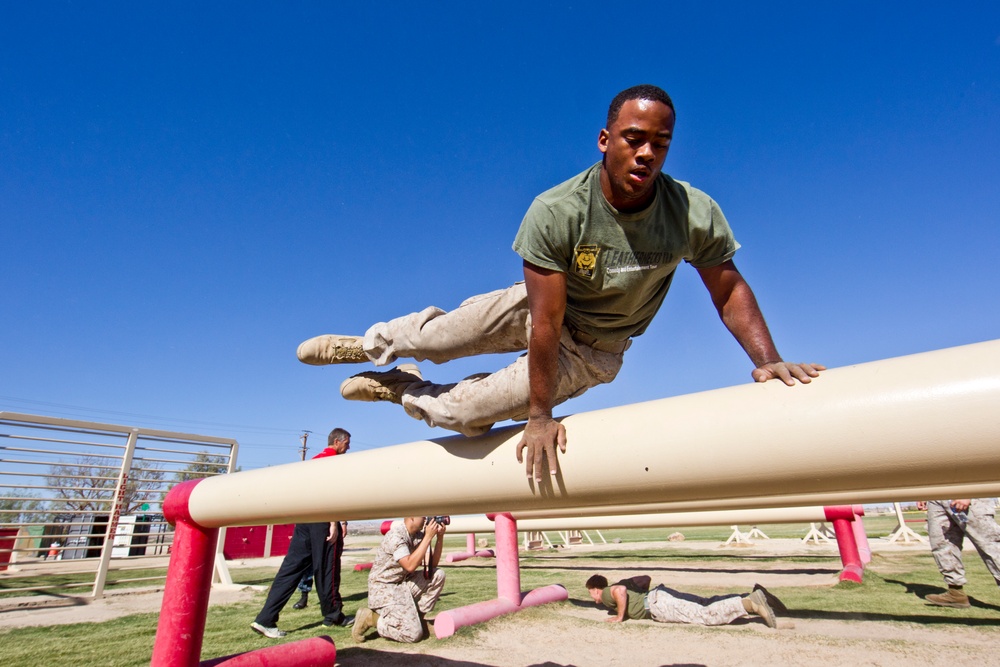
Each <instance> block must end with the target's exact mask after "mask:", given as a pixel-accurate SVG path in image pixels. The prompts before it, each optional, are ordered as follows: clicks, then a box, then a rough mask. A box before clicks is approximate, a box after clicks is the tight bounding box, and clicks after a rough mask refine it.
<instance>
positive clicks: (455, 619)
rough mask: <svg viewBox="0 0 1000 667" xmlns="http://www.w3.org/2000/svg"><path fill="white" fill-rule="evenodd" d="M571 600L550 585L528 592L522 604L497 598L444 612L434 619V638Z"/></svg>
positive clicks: (522, 599)
mask: <svg viewBox="0 0 1000 667" xmlns="http://www.w3.org/2000/svg"><path fill="white" fill-rule="evenodd" d="M567 598H569V593H568V592H567V591H566V589H565V588H563V587H562V586H560V585H559V584H550V585H548V586H544V587H542V588H536V589H534V590H532V591H528V592H527V593H526V594H525V595H524V597H523V598H521V600H520V604H517V603H516V602H511V601H510V600H508V599H506V598H497V599H495V600H487V601H485V602H477V603H475V604H470V605H466V606H465V607H459V608H457V609H449V610H448V611H442V612H441V613H440V614H438V615H437V617H436V618H435V619H434V636H435V637H437V638H438V639H444V638H445V637H451V636H452V635H453V634H455V631H456V630H457V629H458V628H463V627H466V626H469V625H475V624H476V623H482V622H483V621H488V620H490V619H492V618H496V617H497V616H503V615H504V614H512V613H514V612H515V611H520V610H521V609H525V608H527V607H534V606H537V605H540V604H548V603H549V602H561V601H563V600H565V599H567Z"/></svg>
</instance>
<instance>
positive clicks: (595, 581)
mask: <svg viewBox="0 0 1000 667" xmlns="http://www.w3.org/2000/svg"><path fill="white" fill-rule="evenodd" d="M586 586H587V590H588V591H589V590H590V589H592V588H600V589H602V590H603V589H605V588H607V587H608V578H607V577H605V576H604V575H603V574H595V575H594V576H592V577H591V578H590V579H587V583H586Z"/></svg>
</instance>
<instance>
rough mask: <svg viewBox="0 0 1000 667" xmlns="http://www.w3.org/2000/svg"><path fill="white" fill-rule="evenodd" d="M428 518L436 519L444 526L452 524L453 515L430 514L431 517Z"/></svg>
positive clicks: (428, 519)
mask: <svg viewBox="0 0 1000 667" xmlns="http://www.w3.org/2000/svg"><path fill="white" fill-rule="evenodd" d="M426 519H427V521H430V520H431V519H433V520H434V521H436V522H437V523H439V524H440V525H442V526H447V525H449V524H451V517H450V516H429V517H426Z"/></svg>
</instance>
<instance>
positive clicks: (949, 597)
mask: <svg viewBox="0 0 1000 667" xmlns="http://www.w3.org/2000/svg"><path fill="white" fill-rule="evenodd" d="M924 599H925V600H927V601H928V602H930V603H931V604H936V605H937V606H939V607H957V608H958V609H965V608H966V607H971V606H972V604H971V603H970V602H969V596H968V595H966V594H965V593H964V592H963V591H962V589H961V588H949V589H948V591H947V592H945V593H931V594H930V595H928V596H927V597H926V598H924Z"/></svg>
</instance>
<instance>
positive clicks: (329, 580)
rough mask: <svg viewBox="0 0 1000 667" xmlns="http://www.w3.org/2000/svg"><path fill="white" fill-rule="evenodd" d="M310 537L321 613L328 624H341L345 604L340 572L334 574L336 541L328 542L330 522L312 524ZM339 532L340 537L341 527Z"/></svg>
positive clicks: (314, 577)
mask: <svg viewBox="0 0 1000 667" xmlns="http://www.w3.org/2000/svg"><path fill="white" fill-rule="evenodd" d="M307 525H308V526H309V535H310V539H311V540H312V553H313V579H314V581H315V585H316V596H317V597H318V598H319V609H320V613H322V614H323V621H324V623H327V624H334V625H336V624H340V623H341V622H342V621H343V620H344V610H343V608H342V607H343V603H342V601H341V598H340V580H339V574H340V573H339V572H336V573H335V572H334V561H335V560H336V561H338V562H339V559H335V558H334V556H335V555H336V551H337V542H336V539H335V540H334V541H333V542H330V541H327V536H328V535H329V534H330V524H329V522H324V523H310V524H307ZM337 532H338V536H339V532H340V527H339V525H338V527H337Z"/></svg>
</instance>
